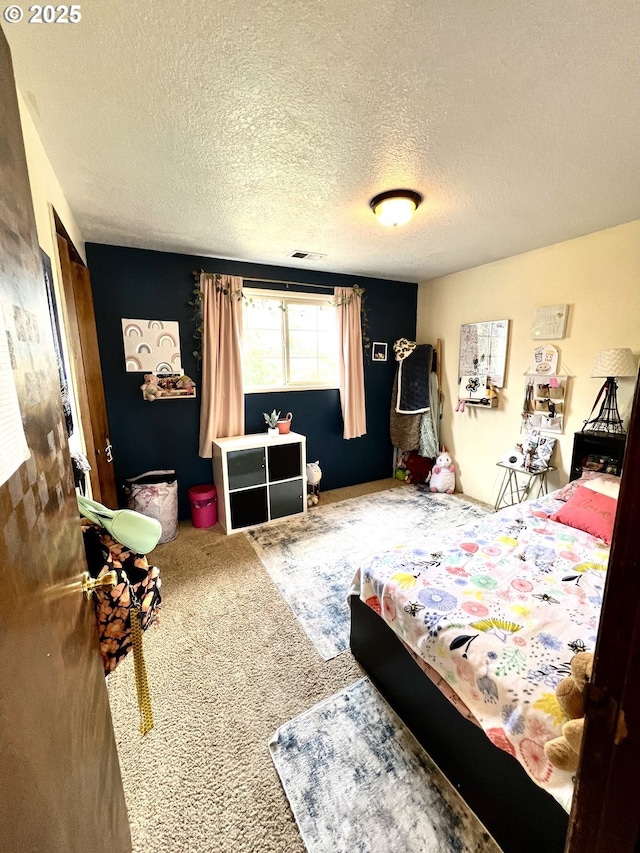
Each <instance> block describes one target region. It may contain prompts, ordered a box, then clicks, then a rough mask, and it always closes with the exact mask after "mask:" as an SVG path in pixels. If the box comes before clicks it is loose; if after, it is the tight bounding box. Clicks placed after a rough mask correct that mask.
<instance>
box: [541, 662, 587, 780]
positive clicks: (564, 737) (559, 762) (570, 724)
mask: <svg viewBox="0 0 640 853" xmlns="http://www.w3.org/2000/svg"><path fill="white" fill-rule="evenodd" d="M570 666H571V675H569V676H567V677H566V678H563V679H562V681H561V682H560V683H559V684H558V686H557V687H556V698H557V700H558V705H560V707H561V708H562V710H563V711H564V713H565V714H566V715H567V717H568V718H569V719H568V721H567V722H566V723H565V724H564V725H563V726H562V734H561V735H560V737H556V738H553V740H550V741H547V743H545V745H544V751H545V753H546V755H547V758H548V759H549V761H550V762H551V763H552V764H553V766H554V767H557V768H558V769H559V770H567V771H569V772H570V773H573V772H574V771H575V770H576V769H577V767H578V759H579V757H580V744H581V742H582V731H583V729H584V689H585V686H586V685H587V684H588V683H589V681H590V680H591V671H592V668H593V652H579V653H578V654H577V655H574V656H573V657H572V658H571V664H570Z"/></svg>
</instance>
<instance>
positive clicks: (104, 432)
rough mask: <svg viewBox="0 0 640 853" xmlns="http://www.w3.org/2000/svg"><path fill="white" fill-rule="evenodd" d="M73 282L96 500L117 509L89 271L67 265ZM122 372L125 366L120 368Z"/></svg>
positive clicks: (75, 265) (75, 263) (74, 263)
mask: <svg viewBox="0 0 640 853" xmlns="http://www.w3.org/2000/svg"><path fill="white" fill-rule="evenodd" d="M70 265H71V277H72V281H73V295H74V300H75V311H76V317H77V321H78V335H79V342H80V348H81V351H82V364H83V368H84V377H83V381H84V384H85V388H86V394H87V400H88V405H89V412H90V417H91V423H90V430H91V433H92V441H93V446H94V448H95V454H96V459H95V464H96V469H97V475H98V480H99V483H100V495H101V497H100V498H99V500H101V501H102V503H104V504H105V505H106V506H109V507H114V508H115V507H117V506H118V492H117V488H116V479H115V475H114V471H113V461H112V459H110V458H109V457H110V454H108V453H107V451H106V448H107V446H108V445H110V444H111V439H110V433H109V422H108V419H107V403H106V400H105V396H104V385H103V382H102V368H101V367H100V350H99V349H98V334H97V332H96V320H95V313H94V309H93V296H92V294H91V280H90V278H89V270H88V269H87V268H86V267H85V266H84V265H82V264H80V263H78V262H77V261H74V260H73V259H72V260H71V262H70ZM123 369H124V367H123Z"/></svg>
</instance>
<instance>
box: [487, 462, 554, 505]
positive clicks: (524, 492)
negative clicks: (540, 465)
mask: <svg viewBox="0 0 640 853" xmlns="http://www.w3.org/2000/svg"><path fill="white" fill-rule="evenodd" d="M496 465H497V466H498V468H502V469H503V470H504V476H503V478H502V483H501V484H500V491H499V492H498V498H497V500H496V505H495V509H496V510H499V509H502V507H505V506H513V505H514V504H519V503H522V501H526V500H529V498H532V497H538V498H539V497H541V496H542V495H546V494H547V493H548V488H547V474H548V473H549V471H555V470H556V469H555V468H554V467H553V466H551V465H550V466H549V467H548V468H545V469H544V471H525V470H524V468H514V467H513V466H512V465H505V464H504V463H503V462H496ZM518 475H520V477H521V479H518ZM536 485H537V487H538V493H537V494H536V495H535V496H534V495H533V494H532V491H533V489H534V488H535V486H536Z"/></svg>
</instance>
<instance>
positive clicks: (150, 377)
mask: <svg viewBox="0 0 640 853" xmlns="http://www.w3.org/2000/svg"><path fill="white" fill-rule="evenodd" d="M140 390H141V391H142V395H143V397H144V399H145V400H157V399H158V397H162V395H163V393H164V392H163V390H162V388H160V387H159V386H158V377H157V376H156V375H155V374H154V373H145V375H144V385H141V386H140Z"/></svg>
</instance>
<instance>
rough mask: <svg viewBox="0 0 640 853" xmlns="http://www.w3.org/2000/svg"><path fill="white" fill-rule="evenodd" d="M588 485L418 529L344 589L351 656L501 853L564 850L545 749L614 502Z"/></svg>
mask: <svg viewBox="0 0 640 853" xmlns="http://www.w3.org/2000/svg"><path fill="white" fill-rule="evenodd" d="M607 479H609V480H611V479H612V478H607ZM588 485H589V484H587V483H586V482H584V481H574V483H572V484H569V486H568V487H565V489H563V490H559V491H558V492H555V493H553V494H551V495H549V496H545V497H542V498H539V499H537V500H533V501H526V502H525V503H522V504H518V505H516V506H512V507H508V508H506V509H504V510H501V511H500V512H497V513H494V514H490V515H487V516H486V517H485V518H483V519H482V520H480V521H474V522H472V523H470V524H465V525H462V526H460V527H457V528H452V529H450V530H449V531H446V532H443V533H440V534H438V535H437V536H433V537H430V536H429V535H428V531H427V532H426V533H425V534H423V535H422V537H418V538H417V539H416V541H415V542H412V543H411V544H410V545H404V546H401V547H398V548H395V549H394V550H392V551H388V552H386V553H383V554H379V555H376V556H375V557H374V558H372V559H370V560H369V561H367V562H366V563H365V564H364V565H363V566H361V567H360V569H359V570H358V572H357V574H356V576H355V578H354V581H353V585H352V588H351V591H350V596H349V602H350V607H351V649H352V652H353V654H354V656H355V657H356V659H357V660H358V661H359V662H360V663H361V665H362V666H363V667H364V669H365V671H366V672H367V673H368V674H369V676H370V677H371V679H372V681H373V682H374V683H375V684H376V686H377V687H378V688H379V689H380V691H381V692H382V694H383V695H384V696H385V697H386V698H387V700H388V701H389V702H390V704H391V705H392V706H393V707H394V708H395V710H396V711H397V712H398V714H399V715H400V717H401V718H402V719H403V720H404V721H405V722H406V723H407V725H408V726H409V727H410V728H411V730H412V731H413V732H414V734H415V735H416V737H417V738H418V740H419V741H420V742H421V743H422V744H423V745H424V746H425V748H426V749H427V751H428V752H429V753H430V755H431V756H432V758H433V759H434V760H435V761H436V763H438V765H439V766H440V767H441V769H442V770H443V772H444V773H445V774H446V775H447V776H448V778H449V779H450V781H451V782H452V783H453V784H454V785H455V786H456V787H457V788H458V790H459V791H460V793H461V794H462V796H463V797H464V798H465V799H466V800H467V802H468V803H469V805H470V806H471V808H473V809H474V811H475V812H476V814H478V816H479V817H480V819H481V820H482V821H483V822H484V824H485V825H486V827H487V828H488V829H489V831H490V832H491V833H492V834H493V836H494V837H495V838H496V840H497V841H498V843H499V844H500V845H501V846H502V848H503V849H504V850H505V851H507V853H528V851H532V853H533V851H536V853H539V851H545V853H554V851H558V853H559V851H562V850H563V849H564V840H565V835H566V831H567V825H568V812H569V809H570V806H571V798H572V793H573V779H572V776H571V775H570V774H569V773H567V772H564V771H560V770H558V769H556V768H554V767H553V766H552V765H551V764H550V762H549V761H548V759H547V757H546V755H545V752H544V743H545V742H546V741H547V740H550V739H551V738H553V737H556V736H557V735H559V734H560V728H561V725H562V723H563V722H564V720H565V718H564V717H563V714H562V711H561V710H560V708H559V706H558V704H557V701H556V699H555V692H554V691H555V687H556V685H557V684H558V682H559V681H560V680H561V679H562V678H564V677H565V676H566V675H568V674H569V663H570V660H571V657H572V656H573V654H574V653H576V652H578V651H582V650H585V649H586V650H589V651H591V650H593V649H594V647H595V641H596V634H597V629H598V620H599V611H600V605H601V601H602V593H603V589H604V581H605V575H606V568H607V563H608V556H609V545H608V544H607V541H606V540H607V539H608V541H609V542H610V530H611V528H612V526H613V515H614V514H615V506H616V502H615V497H614V496H613V495H612V494H609V495H606V496H605V495H603V494H601V493H600V492H598V491H591V488H589V489H587V486H588ZM590 485H591V487H593V483H591V484H590ZM585 496H586V498H585ZM585 501H586V503H588V504H590V505H591V504H595V505H596V507H595V511H594V512H592V513H591V514H590V515H589V514H587V516H584V513H583V512H582V510H581V508H580V504H582V505H584V504H585ZM608 502H609V503H608ZM603 507H605V510H606V511H605V510H603ZM552 516H558V517H557V519H556V518H552ZM603 516H607V518H606V519H604V520H603ZM585 517H586V518H587V521H586V522H585V520H584V519H585ZM594 519H595V522H594ZM563 521H564V522H565V523H563ZM566 522H568V523H566Z"/></svg>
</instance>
